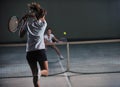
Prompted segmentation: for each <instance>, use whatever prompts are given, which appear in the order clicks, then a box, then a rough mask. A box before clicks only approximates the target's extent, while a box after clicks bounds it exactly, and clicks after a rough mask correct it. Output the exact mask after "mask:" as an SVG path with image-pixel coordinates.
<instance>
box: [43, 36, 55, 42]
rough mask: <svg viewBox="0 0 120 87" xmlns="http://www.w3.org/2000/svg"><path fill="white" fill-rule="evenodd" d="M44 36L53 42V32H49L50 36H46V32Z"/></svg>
mask: <svg viewBox="0 0 120 87" xmlns="http://www.w3.org/2000/svg"><path fill="white" fill-rule="evenodd" d="M44 38H45V39H46V40H47V41H49V42H53V38H54V35H53V34H50V36H48V35H47V34H45V35H44Z"/></svg>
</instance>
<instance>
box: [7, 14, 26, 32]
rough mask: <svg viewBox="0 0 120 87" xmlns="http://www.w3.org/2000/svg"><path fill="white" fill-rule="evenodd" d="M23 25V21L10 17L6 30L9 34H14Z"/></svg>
mask: <svg viewBox="0 0 120 87" xmlns="http://www.w3.org/2000/svg"><path fill="white" fill-rule="evenodd" d="M23 24H24V20H23V19H20V20H19V19H18V17H17V16H12V17H10V19H9V21H8V30H9V31H10V32H16V31H17V30H19V28H18V26H19V27H21V26H23Z"/></svg>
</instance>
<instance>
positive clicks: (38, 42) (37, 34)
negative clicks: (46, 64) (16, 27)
mask: <svg viewBox="0 0 120 87" xmlns="http://www.w3.org/2000/svg"><path fill="white" fill-rule="evenodd" d="M46 27H47V23H46V21H41V20H39V21H38V20H32V21H27V22H26V29H27V45H26V51H27V52H28V51H34V50H40V49H45V43H44V32H45V29H46Z"/></svg>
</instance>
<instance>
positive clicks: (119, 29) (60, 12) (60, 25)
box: [0, 0, 120, 43]
mask: <svg viewBox="0 0 120 87" xmlns="http://www.w3.org/2000/svg"><path fill="white" fill-rule="evenodd" d="M32 1H35V0H1V1H0V19H1V21H0V43H6V42H24V41H26V38H23V39H20V38H19V37H18V32H16V33H10V32H8V30H7V29H8V27H7V25H8V19H9V17H10V16H12V15H17V16H18V17H22V16H23V15H24V13H25V12H26V9H27V6H26V5H27V3H30V2H32ZM36 1H37V2H39V3H40V4H41V6H42V7H43V8H45V9H46V10H47V12H48V14H47V16H46V20H47V22H48V27H51V28H53V32H54V33H55V35H56V36H57V37H59V38H60V37H63V36H64V35H63V32H64V31H66V32H67V37H68V38H69V39H80V40H81V39H82V40H83V39H106V38H109V39H110V38H120V24H119V23H120V0H36Z"/></svg>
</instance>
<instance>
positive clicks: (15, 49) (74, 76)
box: [0, 42, 120, 87]
mask: <svg viewBox="0 0 120 87" xmlns="http://www.w3.org/2000/svg"><path fill="white" fill-rule="evenodd" d="M58 48H59V49H60V51H61V53H62V54H63V56H64V57H65V58H64V60H60V59H59V58H58V56H57V54H56V53H55V51H54V50H53V49H51V48H48V49H47V57H48V62H49V76H48V77H41V79H40V82H41V87H120V82H119V81H120V43H119V42H113V43H94V44H71V45H69V60H68V52H67V51H68V50H67V47H66V45H65V44H64V45H58ZM0 87H33V83H32V76H31V71H30V68H29V66H28V64H27V61H26V53H25V46H0Z"/></svg>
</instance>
